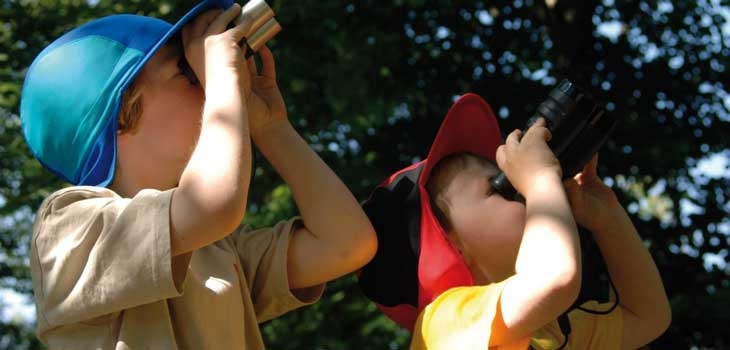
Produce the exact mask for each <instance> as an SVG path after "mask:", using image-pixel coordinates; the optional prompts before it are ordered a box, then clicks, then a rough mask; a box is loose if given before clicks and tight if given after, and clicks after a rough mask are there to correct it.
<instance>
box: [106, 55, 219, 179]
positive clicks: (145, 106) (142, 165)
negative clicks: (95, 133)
mask: <svg viewBox="0 0 730 350" xmlns="http://www.w3.org/2000/svg"><path fill="white" fill-rule="evenodd" d="M181 55H182V52H181V51H180V50H179V48H178V47H176V46H175V45H164V46H163V47H162V48H161V49H160V50H159V51H158V52H157V53H156V54H155V55H154V56H153V57H152V58H151V59H150V60H149V62H147V64H146V65H145V67H144V68H143V70H142V72H141V73H140V75H139V77H138V78H137V79H138V80H137V81H138V84H139V86H140V89H141V93H142V115H141V117H140V119H139V122H138V124H137V127H136V128H135V129H134V130H133V131H130V132H125V133H121V134H119V135H118V145H119V152H120V157H121V156H124V157H127V158H128V159H126V160H125V161H127V162H126V164H128V167H130V168H132V167H134V172H135V174H134V175H133V176H135V177H136V181H137V182H141V183H140V186H142V187H143V188H157V189H161V190H162V189H168V188H172V187H175V186H177V183H178V181H179V178H180V175H181V174H182V171H183V169H184V168H185V165H186V164H187V162H188V160H189V159H190V156H191V155H192V151H193V149H194V147H195V144H196V142H197V140H198V137H199V135H200V127H201V118H202V109H203V103H204V99H205V94H204V91H203V89H202V88H201V86H200V85H197V84H195V85H194V84H191V82H190V81H189V80H188V78H186V76H185V75H184V74H183V71H182V70H181V68H180V66H179V64H178V63H179V62H180V60H181V58H182V56H181ZM122 152H124V155H121V153H122ZM126 171H128V170H126Z"/></svg>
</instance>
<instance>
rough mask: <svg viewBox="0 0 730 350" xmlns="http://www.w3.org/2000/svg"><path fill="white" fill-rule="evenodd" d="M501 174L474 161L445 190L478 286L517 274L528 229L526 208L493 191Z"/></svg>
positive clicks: (456, 235) (455, 236)
mask: <svg viewBox="0 0 730 350" xmlns="http://www.w3.org/2000/svg"><path fill="white" fill-rule="evenodd" d="M497 173H498V169H497V167H496V166H495V165H493V164H491V163H486V164H485V163H479V162H477V161H474V160H471V161H469V162H468V163H467V165H466V167H465V168H464V169H462V170H461V171H458V172H456V173H455V175H454V177H453V179H452V181H451V182H450V183H449V184H448V185H447V187H446V188H445V192H444V195H445V196H446V199H447V200H448V202H449V214H448V215H449V218H450V220H451V224H452V230H451V231H452V232H449V233H448V236H449V239H450V240H451V241H452V242H453V243H454V244H455V245H456V246H457V247H458V248H459V250H460V251H461V253H462V255H463V256H464V259H465V261H466V263H467V265H468V266H469V268H470V270H471V272H472V274H473V275H474V280H475V282H476V283H479V284H484V283H488V282H498V281H501V280H503V279H505V278H507V277H509V276H511V275H513V274H514V272H515V261H516V260H517V252H518V250H519V246H520V242H521V241H522V233H523V230H524V226H525V206H524V205H523V204H521V203H519V202H513V201H508V200H506V199H504V198H502V197H501V196H500V195H498V194H497V193H496V192H494V191H493V190H492V189H491V186H490V184H489V179H490V178H491V177H493V176H495V175H496V174H497Z"/></svg>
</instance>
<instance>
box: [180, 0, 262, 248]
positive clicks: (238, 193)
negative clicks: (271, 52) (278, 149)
mask: <svg viewBox="0 0 730 350" xmlns="http://www.w3.org/2000/svg"><path fill="white" fill-rule="evenodd" d="M240 11H241V8H240V6H239V5H233V6H231V8H229V9H228V10H226V11H224V12H221V11H219V10H211V11H208V12H206V13H204V14H202V15H200V16H198V17H197V18H196V19H195V20H194V21H193V22H192V23H190V24H189V25H188V26H187V27H186V28H185V29H184V30H183V43H184V46H185V55H186V57H187V58H188V60H189V62H190V64H191V67H192V68H193V70H195V73H196V75H197V76H198V78H199V80H200V83H201V84H202V85H203V87H204V88H205V95H206V101H205V106H204V110H203V111H202V112H203V118H202V127H201V131H200V138H199V139H198V144H197V145H196V147H195V150H194V151H193V154H192V156H191V158H190V161H189V162H188V164H187V166H186V167H185V169H184V170H183V173H182V176H181V178H180V183H179V186H178V188H177V190H176V191H175V193H174V194H173V197H172V204H171V209H170V226H171V245H172V254H173V255H180V254H183V253H186V252H190V251H192V250H195V249H198V248H201V247H204V246H206V245H208V244H211V243H213V242H215V241H217V240H220V239H222V238H223V237H225V236H226V235H228V234H230V233H231V232H232V231H233V230H234V229H235V228H236V227H237V226H238V225H240V223H241V221H242V220H243V216H244V213H245V211H246V200H247V197H248V184H249V180H250V177H251V142H250V136H249V122H248V116H247V110H246V104H247V101H246V100H247V99H249V98H248V97H249V96H248V95H250V76H249V73H248V68H247V65H246V60H245V59H244V57H243V53H242V52H241V49H240V48H239V47H238V41H240V40H241V39H242V38H243V31H242V30H241V29H240V28H238V27H234V28H232V29H228V30H226V26H227V25H228V23H230V22H231V21H232V20H233V19H234V18H235V17H236V16H237V15H238V13H240ZM203 65H204V66H203Z"/></svg>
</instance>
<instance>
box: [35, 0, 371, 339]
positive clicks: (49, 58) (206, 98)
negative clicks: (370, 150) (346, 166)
mask: <svg viewBox="0 0 730 350" xmlns="http://www.w3.org/2000/svg"><path fill="white" fill-rule="evenodd" d="M240 11H241V7H240V6H239V5H237V4H232V2H231V1H225V0H206V1H203V2H201V3H199V4H198V5H197V6H196V7H194V8H193V9H192V10H191V11H189V12H188V13H187V14H186V15H185V16H184V17H183V18H182V19H181V20H180V21H178V22H177V23H176V24H175V25H170V24H168V23H166V22H164V21H161V20H158V19H154V18H149V17H143V16H134V15H114V16H109V17H105V18H101V19H98V20H94V21H92V22H89V23H87V24H85V25H82V26H80V27H78V28H76V29H74V30H72V31H70V32H68V33H66V34H65V35H63V36H62V37H60V38H59V39H57V40H56V41H54V42H53V43H52V44H50V45H49V46H48V47H47V48H46V49H45V50H43V51H42V52H41V53H40V54H39V55H38V57H37V58H36V59H35V61H34V62H33V64H32V65H31V67H30V69H29V71H28V75H27V77H26V80H25V83H24V86H23V91H22V100H21V120H22V129H23V133H24V135H25V137H26V140H27V143H28V145H29V147H30V149H31V151H32V152H33V153H34V155H35V156H36V157H37V159H38V160H39V161H40V162H41V163H42V164H43V165H44V166H45V167H46V168H48V169H49V170H51V171H52V172H54V173H56V174H58V175H59V176H61V177H63V178H64V179H65V180H67V181H68V182H70V183H72V184H74V185H76V186H71V187H68V188H64V189H61V190H59V191H57V192H55V193H53V194H52V195H50V196H49V197H48V198H47V199H46V200H45V201H44V202H43V204H42V205H41V207H40V209H39V210H38V213H37V218H36V223H35V226H34V229H33V239H32V247H31V256H30V261H31V271H32V277H33V289H34V292H35V302H36V306H37V320H38V329H37V332H38V336H39V338H40V339H41V340H42V341H43V342H44V343H45V344H46V345H47V346H48V347H49V348H51V349H92V348H93V349H139V348H144V349H173V348H185V349H227V348H245V349H262V348H263V347H264V345H263V342H262V337H261V334H260V331H259V328H258V324H259V323H260V322H263V321H266V320H269V319H271V318H274V317H277V316H279V315H281V314H283V313H285V312H288V311H290V310H292V309H295V308H297V307H300V306H302V305H306V304H309V303H312V302H315V301H316V300H317V299H318V298H319V297H320V295H321V293H322V290H323V288H324V287H323V286H324V283H325V282H326V281H329V280H332V279H334V278H336V277H338V276H342V275H344V274H347V273H349V272H352V271H354V270H356V269H358V268H359V267H361V266H362V265H364V264H365V263H366V262H367V261H368V260H369V259H370V258H371V257H372V256H373V254H374V253H375V248H376V239H375V234H374V232H373V229H372V226H371V224H370V222H369V221H368V219H367V217H366V215H365V214H364V213H363V212H362V210H361V208H360V206H359V204H358V203H357V201H356V200H355V198H354V197H353V196H352V194H351V193H350V192H349V191H348V189H347V188H346V187H345V185H344V184H343V183H342V182H341V181H340V180H339V179H338V177H337V176H336V175H335V174H334V173H333V172H332V171H331V170H330V169H329V168H328V167H327V165H326V164H325V163H324V162H323V161H322V160H321V159H320V158H319V157H318V156H317V155H316V154H315V153H314V152H313V151H312V150H311V149H310V148H309V147H308V145H307V143H306V142H305V141H304V140H303V139H302V138H301V137H300V136H299V135H298V134H297V132H296V131H295V130H294V128H293V127H292V125H291V124H290V122H289V121H288V120H287V112H286V106H285V104H284V100H283V98H282V96H281V94H280V92H279V88H278V87H277V84H276V81H275V78H276V72H275V65H274V58H273V56H272V54H271V52H270V51H269V50H268V49H267V48H266V47H262V48H261V50H260V51H259V55H260V58H261V61H262V67H261V70H260V72H259V71H258V68H257V67H256V64H255V63H254V62H253V60H251V59H249V60H246V59H245V56H244V51H243V50H244V49H242V48H241V47H240V46H239V42H241V40H242V39H244V38H243V33H244V30H243V28H242V26H243V25H244V24H240V25H237V26H234V27H232V28H230V29H227V28H228V25H229V23H231V22H232V21H233V20H234V18H236V17H237V16H238V15H239V13H240ZM178 36H179V37H180V38H181V43H180V42H177V41H176V40H175V38H176V37H178ZM251 140H253V145H255V146H256V147H257V148H258V149H259V150H260V151H261V153H262V154H263V155H264V156H265V157H266V158H267V159H268V160H269V161H270V162H271V164H272V165H273V167H274V168H275V169H276V170H277V171H278V173H279V174H280V175H281V176H282V177H283V179H284V180H285V181H286V182H287V184H288V185H289V186H290V187H291V190H292V193H293V195H294V199H295V201H296V203H297V205H298V207H299V209H300V212H301V218H292V219H290V220H286V221H284V222H281V223H278V224H277V225H275V226H274V227H272V228H266V229H261V230H256V231H251V230H249V229H248V228H245V227H241V226H239V225H240V223H241V221H242V219H243V216H244V213H245V209H246V198H247V193H248V188H249V187H248V186H249V180H250V177H251V152H252V142H251Z"/></svg>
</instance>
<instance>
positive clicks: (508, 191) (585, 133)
mask: <svg viewBox="0 0 730 350" xmlns="http://www.w3.org/2000/svg"><path fill="white" fill-rule="evenodd" d="M540 117H543V118H545V122H546V127H547V128H548V130H550V132H551V133H552V138H551V139H550V141H548V146H549V147H550V149H551V150H552V151H553V153H554V154H555V156H556V157H557V158H558V161H560V165H561V167H562V170H563V178H564V179H567V178H570V177H573V176H575V174H577V173H578V172H580V171H581V169H583V167H584V166H585V165H586V164H587V163H588V162H589V161H590V160H591V158H592V157H593V155H594V154H596V152H598V149H600V148H601V146H603V144H604V143H605V142H606V140H607V139H608V137H609V136H610V135H611V133H612V132H613V130H614V128H615V127H616V119H615V118H613V117H612V116H610V115H608V114H607V113H606V111H605V109H604V108H603V107H602V106H601V105H599V103H598V102H597V101H596V100H595V99H594V98H593V97H591V96H590V95H589V94H588V93H586V92H585V91H584V90H583V89H581V88H579V87H578V86H576V85H575V84H573V83H572V82H570V81H569V80H567V79H564V80H563V81H561V82H560V83H559V84H558V85H557V86H556V87H555V88H553V90H552V91H551V92H550V94H549V95H548V98H547V99H546V100H545V101H543V102H542V103H541V104H540V105H539V106H538V107H537V111H536V112H535V114H534V115H533V116H532V117H531V118H530V119H529V120H528V121H527V126H526V127H525V130H526V129H527V128H529V127H530V126H531V125H532V124H533V123H535V122H536V121H537V120H538V118H540ZM490 183H491V185H492V188H493V189H494V190H495V191H497V193H499V194H500V195H501V196H502V197H504V198H506V199H509V200H520V198H519V197H520V196H519V194H518V193H517V191H516V190H515V188H514V187H513V186H512V184H511V183H510V182H509V180H508V179H507V176H506V175H505V174H504V173H503V172H500V173H499V174H497V176H495V177H494V178H492V179H491V180H490Z"/></svg>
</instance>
